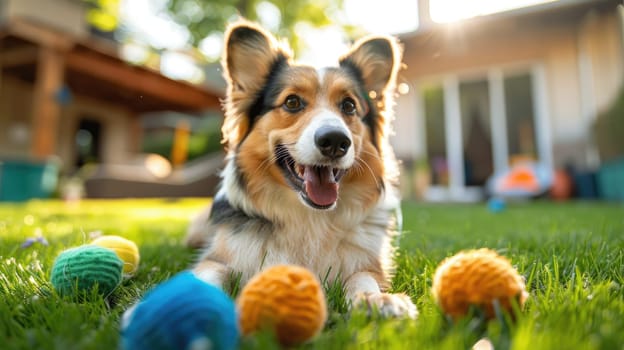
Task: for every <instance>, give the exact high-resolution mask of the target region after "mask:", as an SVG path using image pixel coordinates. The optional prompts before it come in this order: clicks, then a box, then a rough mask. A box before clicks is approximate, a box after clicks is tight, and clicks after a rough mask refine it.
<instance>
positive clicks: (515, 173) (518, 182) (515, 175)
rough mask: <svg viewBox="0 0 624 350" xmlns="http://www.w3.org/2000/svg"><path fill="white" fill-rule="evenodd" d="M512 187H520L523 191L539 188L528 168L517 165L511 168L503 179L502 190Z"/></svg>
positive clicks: (535, 178)
mask: <svg viewBox="0 0 624 350" xmlns="http://www.w3.org/2000/svg"><path fill="white" fill-rule="evenodd" d="M512 188H522V189H523V190H525V191H529V192H533V191H537V190H538V189H539V183H538V181H537V177H536V176H535V174H534V173H533V171H532V170H531V169H530V168H524V167H519V168H518V169H514V170H512V172H511V173H510V174H509V176H508V177H507V178H505V179H504V180H503V184H502V189H503V190H509V189H512Z"/></svg>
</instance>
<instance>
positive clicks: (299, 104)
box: [283, 95, 304, 113]
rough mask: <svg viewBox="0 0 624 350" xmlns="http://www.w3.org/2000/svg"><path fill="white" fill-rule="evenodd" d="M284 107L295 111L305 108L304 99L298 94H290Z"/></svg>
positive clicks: (292, 111)
mask: <svg viewBox="0 0 624 350" xmlns="http://www.w3.org/2000/svg"><path fill="white" fill-rule="evenodd" d="M283 106H284V109H285V110H287V111H288V112H291V113H295V112H299V111H300V110H302V109H303V107H304V105H303V101H302V100H301V97H299V96H297V95H288V97H286V100H285V101H284V105H283Z"/></svg>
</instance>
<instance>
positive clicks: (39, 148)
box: [31, 46, 65, 159]
mask: <svg viewBox="0 0 624 350" xmlns="http://www.w3.org/2000/svg"><path fill="white" fill-rule="evenodd" d="M64 69H65V67H64V62H63V54H62V53H61V52H60V51H59V50H58V49H55V48H52V47H46V46H42V47H41V49H40V51H39V60H38V62H37V76H36V82H35V88H34V96H33V105H32V130H33V133H32V144H31V154H32V155H33V156H34V157H35V158H38V159H44V158H46V157H48V156H50V155H52V154H54V153H56V143H57V134H58V127H59V119H60V114H61V107H60V105H59V103H58V102H57V101H56V96H55V95H56V93H57V92H58V91H59V89H60V88H61V87H62V85H63V79H64Z"/></svg>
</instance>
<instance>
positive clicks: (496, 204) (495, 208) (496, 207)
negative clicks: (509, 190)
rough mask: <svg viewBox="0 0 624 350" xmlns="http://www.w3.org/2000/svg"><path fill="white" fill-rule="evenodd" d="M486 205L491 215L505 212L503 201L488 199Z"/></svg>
mask: <svg viewBox="0 0 624 350" xmlns="http://www.w3.org/2000/svg"><path fill="white" fill-rule="evenodd" d="M487 205H488V209H490V211H491V212H492V213H500V212H501V211H503V210H505V207H506V204H505V200H504V199H502V198H498V197H492V198H490V200H488V202H487Z"/></svg>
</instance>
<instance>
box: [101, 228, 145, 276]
mask: <svg viewBox="0 0 624 350" xmlns="http://www.w3.org/2000/svg"><path fill="white" fill-rule="evenodd" d="M91 244H95V245H98V246H100V247H104V248H108V249H111V250H112V251H114V252H115V253H116V254H117V256H118V257H119V259H121V261H123V263H124V266H123V273H124V274H125V275H132V274H133V273H135V272H136V270H137V269H138V268H139V261H140V259H141V256H140V255H139V248H138V247H137V245H136V243H134V242H133V241H131V240H129V239H126V238H123V237H120V236H112V235H111V236H101V237H98V238H96V239H95V240H93V241H92V242H91Z"/></svg>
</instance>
